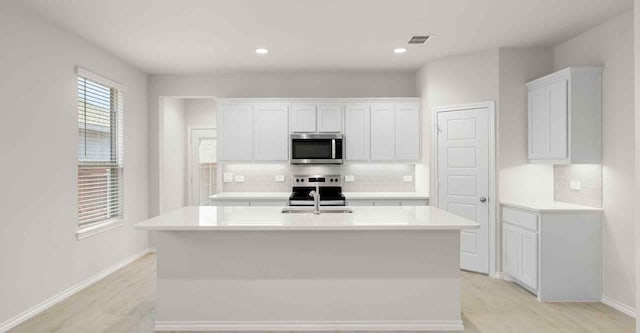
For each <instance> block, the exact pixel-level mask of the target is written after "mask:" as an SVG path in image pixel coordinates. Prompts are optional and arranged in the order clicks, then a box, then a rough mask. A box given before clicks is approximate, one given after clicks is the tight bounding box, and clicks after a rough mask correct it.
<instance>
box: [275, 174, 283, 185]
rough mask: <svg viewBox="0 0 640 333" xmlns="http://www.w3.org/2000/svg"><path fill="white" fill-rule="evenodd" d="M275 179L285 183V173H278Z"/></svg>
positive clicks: (277, 181)
mask: <svg viewBox="0 0 640 333" xmlns="http://www.w3.org/2000/svg"><path fill="white" fill-rule="evenodd" d="M275 181H276V183H284V176H283V175H277V176H276V177H275Z"/></svg>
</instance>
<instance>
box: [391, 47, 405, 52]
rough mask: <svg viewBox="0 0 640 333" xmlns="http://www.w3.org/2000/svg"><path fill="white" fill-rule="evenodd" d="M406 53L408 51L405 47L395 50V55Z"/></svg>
mask: <svg viewBox="0 0 640 333" xmlns="http://www.w3.org/2000/svg"><path fill="white" fill-rule="evenodd" d="M405 52H407V49H405V48H404V47H399V48H397V49H393V53H395V54H402V53H405Z"/></svg>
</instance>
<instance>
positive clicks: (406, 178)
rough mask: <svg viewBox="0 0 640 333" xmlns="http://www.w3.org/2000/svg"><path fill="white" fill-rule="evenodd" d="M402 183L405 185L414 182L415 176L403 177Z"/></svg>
mask: <svg viewBox="0 0 640 333" xmlns="http://www.w3.org/2000/svg"><path fill="white" fill-rule="evenodd" d="M402 181H403V182H405V183H411V182H412V181H413V176H402Z"/></svg>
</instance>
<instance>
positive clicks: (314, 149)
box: [291, 139, 336, 164]
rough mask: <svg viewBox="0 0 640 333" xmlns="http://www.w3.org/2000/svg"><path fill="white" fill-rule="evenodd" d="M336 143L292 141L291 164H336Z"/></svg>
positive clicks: (316, 140) (306, 140) (315, 140)
mask: <svg viewBox="0 0 640 333" xmlns="http://www.w3.org/2000/svg"><path fill="white" fill-rule="evenodd" d="M333 156H335V142H334V140H327V139H293V140H292V141H291V163H293V164H327V163H331V164H333V163H336V161H335V160H334V157H333Z"/></svg>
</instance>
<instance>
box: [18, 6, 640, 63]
mask: <svg viewBox="0 0 640 333" xmlns="http://www.w3.org/2000/svg"><path fill="white" fill-rule="evenodd" d="M15 1H19V2H21V3H24V4H26V5H27V6H29V7H31V8H32V9H33V10H35V11H36V12H38V13H40V14H41V15H43V16H45V17H47V18H48V19H50V20H51V21H53V22H55V23H57V24H58V25H61V26H63V27H65V28H66V29H68V30H71V31H74V32H76V33H78V34H80V35H82V36H83V37H85V38H86V39H88V40H90V41H93V42H94V43H96V44H98V45H99V46H101V47H103V48H105V49H107V50H109V51H110V52H112V53H114V54H116V55H118V56H120V57H122V58H123V59H125V60H126V61H128V62H130V63H132V64H134V65H137V66H138V67H140V68H141V69H143V70H145V71H147V72H149V73H196V72H209V71H219V70H300V69H306V70H338V69H353V70H372V69H375V70H381V69H393V70H413V69H416V68H418V67H420V66H421V65H422V64H424V63H425V62H426V61H428V60H430V59H435V58H439V57H443V56H447V55H452V54H459V53H466V52H471V51H474V50H481V49H488V48H495V47H510V46H514V47H515V46H550V45H554V44H555V43H558V42H560V41H563V40H565V39H567V38H570V37H571V36H573V35H575V34H577V33H579V32H581V31H584V30H586V29H588V28H590V27H592V26H594V25H596V24H598V23H600V22H603V21H604V20H606V19H608V18H610V17H613V16H615V15H617V14H619V13H622V12H624V11H627V10H630V9H631V8H632V6H633V1H632V0H386V1H385V0H56V1H51V0H15ZM414 34H434V35H435V37H434V38H432V39H431V40H429V41H428V42H427V43H426V44H425V45H418V46H413V45H409V46H407V41H408V40H409V37H410V36H411V35H414ZM403 46H405V47H407V48H408V49H409V50H408V52H407V53H405V54H403V55H394V54H393V52H392V50H393V48H395V47H403ZM258 47H264V48H268V49H269V51H270V52H269V54H268V55H266V56H259V55H256V54H255V53H254V49H255V48H258Z"/></svg>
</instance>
